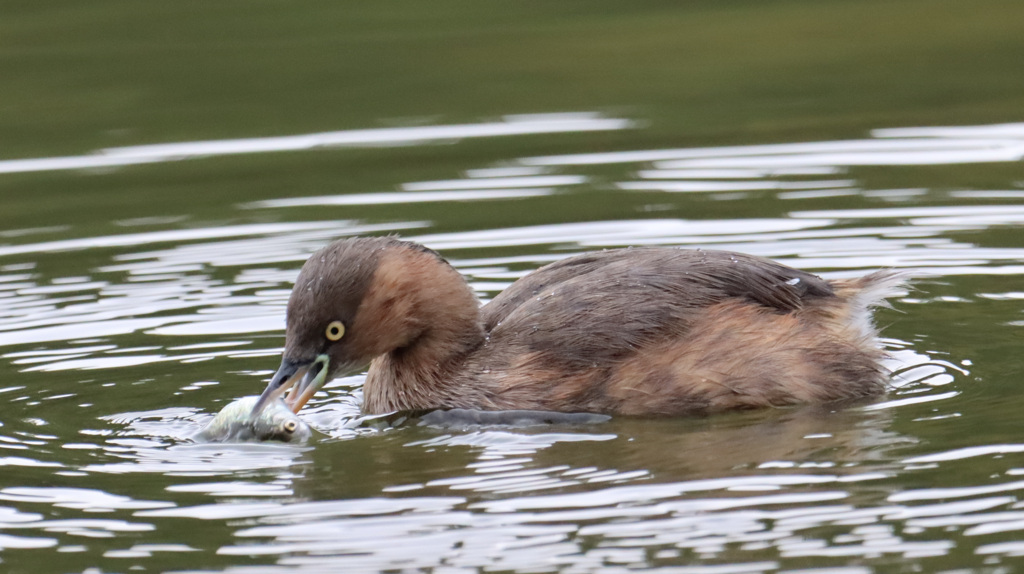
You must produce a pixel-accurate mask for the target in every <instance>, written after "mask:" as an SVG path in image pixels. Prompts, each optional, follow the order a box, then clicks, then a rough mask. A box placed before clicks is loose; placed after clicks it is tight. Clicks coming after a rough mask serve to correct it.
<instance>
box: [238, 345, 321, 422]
mask: <svg viewBox="0 0 1024 574" xmlns="http://www.w3.org/2000/svg"><path fill="white" fill-rule="evenodd" d="M327 360H328V359H327V356H326V355H320V356H318V357H317V358H316V359H314V360H313V361H294V360H291V359H282V360H281V366H280V367H278V369H277V372H276V373H274V378H273V379H271V380H270V384H268V385H267V388H266V389H264V391H263V394H262V395H260V398H259V399H258V400H257V401H256V404H255V405H254V406H253V408H252V415H253V417H256V416H257V415H259V413H260V412H261V411H262V410H263V409H264V408H266V406H267V405H268V404H270V403H271V402H272V401H274V400H277V399H278V398H280V397H282V396H283V395H284V394H285V392H287V391H288V389H290V388H292V387H293V386H294V387H295V388H294V390H292V392H291V393H290V394H289V395H288V398H287V399H286V400H285V402H286V403H287V404H288V408H290V409H291V410H292V412H294V413H298V412H299V409H301V408H302V407H303V405H305V404H306V403H307V402H309V399H311V398H312V397H313V395H314V394H316V392H317V391H318V390H320V387H322V386H323V384H324V382H325V381H324V378H325V377H326V375H327Z"/></svg>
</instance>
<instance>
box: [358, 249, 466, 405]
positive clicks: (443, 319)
mask: <svg viewBox="0 0 1024 574" xmlns="http://www.w3.org/2000/svg"><path fill="white" fill-rule="evenodd" d="M445 267H447V269H446V270H445V273H444V274H438V273H437V270H435V271H434V272H433V273H431V274H430V279H429V280H428V281H427V282H418V283H415V287H412V289H415V290H416V291H417V292H416V293H415V296H414V297H413V299H414V300H416V301H417V304H416V305H414V306H413V308H412V309H410V312H411V313H413V314H415V317H414V319H413V321H412V323H414V324H416V325H417V326H418V329H420V330H419V332H418V333H417V334H416V336H415V337H413V338H412V339H411V340H410V341H409V342H408V343H407V344H405V345H402V346H401V347H398V348H395V349H393V350H391V351H389V352H387V353H384V354H382V355H380V356H378V357H377V358H375V359H374V360H373V362H371V363H370V370H369V372H368V373H367V376H366V382H365V383H364V385H363V410H364V411H365V412H367V413H370V414H379V413H387V412H394V411H401V410H419V409H431V408H437V407H441V406H450V405H452V404H453V401H454V400H455V399H457V397H458V394H459V390H458V388H457V385H456V383H455V381H456V379H457V378H458V377H456V375H457V373H459V371H460V370H461V369H462V367H463V364H464V363H465V360H466V358H467V357H468V356H469V355H470V354H471V353H473V351H475V350H476V349H478V348H479V347H480V346H481V345H482V344H483V341H484V330H483V326H482V324H481V320H480V305H479V301H478V300H477V298H476V296H475V295H474V294H473V292H472V290H470V288H469V286H468V285H467V284H466V281H465V279H463V278H462V276H461V275H459V274H458V272H456V271H455V270H454V269H452V268H450V267H448V266H447V264H445ZM407 269H408V268H407Z"/></svg>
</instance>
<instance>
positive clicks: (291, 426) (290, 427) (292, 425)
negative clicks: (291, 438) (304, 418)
mask: <svg viewBox="0 0 1024 574" xmlns="http://www.w3.org/2000/svg"><path fill="white" fill-rule="evenodd" d="M297 428H299V423H297V422H295V421H285V423H284V430H285V432H289V433H293V432H295V429H297Z"/></svg>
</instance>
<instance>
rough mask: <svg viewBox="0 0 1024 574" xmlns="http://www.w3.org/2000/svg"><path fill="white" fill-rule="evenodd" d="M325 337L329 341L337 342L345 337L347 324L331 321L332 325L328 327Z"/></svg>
mask: <svg viewBox="0 0 1024 574" xmlns="http://www.w3.org/2000/svg"><path fill="white" fill-rule="evenodd" d="M325 335H326V336H327V338H328V339H329V340H331V341H337V340H338V339H340V338H342V337H344V336H345V324H344V323H342V322H341V321H331V324H330V325H327V332H326V333H325Z"/></svg>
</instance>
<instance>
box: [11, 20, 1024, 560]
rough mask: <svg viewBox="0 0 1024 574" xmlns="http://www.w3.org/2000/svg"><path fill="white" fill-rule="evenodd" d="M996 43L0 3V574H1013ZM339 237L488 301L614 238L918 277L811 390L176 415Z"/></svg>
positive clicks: (1006, 59) (271, 340) (826, 270)
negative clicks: (865, 342) (866, 377)
mask: <svg viewBox="0 0 1024 574" xmlns="http://www.w3.org/2000/svg"><path fill="white" fill-rule="evenodd" d="M1022 54H1024V4H1021V3H1019V2H1010V1H995V0H985V1H980V2H970V3H966V2H953V1H945V0H932V1H929V2H925V1H915V0H906V1H898V2H892V1H889V2H883V1H846V2H838V1H817V2H810V1H788V2H782V1H761V2H748V1H739V0H735V1H725V0H723V1H717V2H711V1H694V2H655V1H637V2H603V1H594V2H538V1H518V2H510V1H494V2H484V3H481V2H472V3H471V2H449V1H441V2H430V3H427V2H411V1H388V2H377V3H355V2H283V1H276V0H259V1H248V2H241V1H221V2H198V1H191V2H188V1H186V2H168V3H162V4H157V3H139V2H126V1H99V0H97V1H92V2H70V1H68V2H63V1H56V0H54V1H47V2H17V1H2V2H0V142H2V146H0V374H2V375H3V380H2V382H0V405H2V406H0V424H2V426H0V571H3V572H51V571H52V572H86V571H89V572H96V571H103V572H126V571H161V572H163V571H233V572H247V573H256V572H280V571H293V570H294V571H301V572H320V571H337V570H343V571H346V572H377V571H392V572H437V573H439V574H441V573H445V574H448V573H453V572H459V573H461V572H477V571H481V572H522V573H526V572H531V573H532V572H572V573H576V572H601V573H604V574H611V573H618V572H624V571H646V570H654V571H664V572H673V573H676V572H682V573H692V574H696V573H705V572H708V573H715V574H726V573H755V572H786V571H793V570H800V569H812V571H813V569H828V568H831V569H833V570H827V571H829V572H842V573H843V574H855V573H856V574H860V573H862V572H922V571H923V572H934V571H953V570H958V569H959V570H965V571H971V572H1011V571H1015V570H1016V569H1017V568H1018V564H1019V559H1018V558H1017V557H1018V556H1019V555H1021V554H1024V545H1022V544H1021V543H1019V542H1018V539H1019V534H1020V532H1021V531H1022V530H1024V511H1022V510H1021V506H1022V505H1024V501H1022V500H1021V499H1020V494H1019V493H1020V492H1021V490H1022V489H1024V480H1022V479H1021V478H1020V476H1021V475H1024V458H1022V457H1024V454H1022V453H1024V442H1022V441H1021V440H1020V439H1019V438H1018V435H1019V433H1020V424H1019V411H1020V406H1021V399H1020V397H1019V395H1020V392H1019V385H1020V381H1019V378H1020V374H1021V372H1022V370H1024V363H1022V361H1021V359H1020V353H1019V348H1020V345H1021V343H1022V341H1024V337H1022V335H1021V333H1022V330H1021V328H1022V326H1024V317H1022V311H1024V288H1022V278H1024V235H1022V232H1021V224H1022V223H1024V168H1022V165H1021V157H1024V125H1021V124H1018V123H1016V122H1024V111H1022V110H1024V72H1022V71H1021V66H1020V61H1021V55H1022ZM1000 124H1006V125H1000ZM929 126H931V127H935V126H953V127H955V128H956V129H950V130H933V131H924V130H923V128H927V127H929ZM891 128H907V130H905V131H899V130H893V131H886V130H889V129H891ZM917 128H922V130H917ZM365 130H376V131H369V132H368V131H365ZM915 130H916V131H915ZM293 136H294V137H293ZM282 138H283V139H282ZM289 138H290V139H289ZM224 140H233V141H231V142H226V141H224ZM234 140H238V141H234ZM204 142H206V143H204ZM210 142H213V143H210ZM157 144H180V145H178V146H177V147H174V148H171V149H170V150H169V151H168V150H167V149H162V150H161V149H157V148H152V147H143V148H140V147H135V146H152V145H157ZM780 144H792V145H791V146H790V147H779V145H780ZM745 146H767V147H760V148H750V147H745ZM771 146H775V147H771ZM616 152H635V153H632V154H627V155H621V154H620V155H616ZM363 233H367V234H384V233H400V234H402V235H403V236H407V237H411V238H413V239H417V240H420V241H422V242H424V243H426V244H428V245H430V246H431V247H434V248H435V249H437V250H439V251H440V252H441V253H443V254H444V255H445V256H446V257H448V258H449V259H450V260H451V261H452V263H453V264H454V265H455V266H456V267H457V268H458V269H459V270H460V271H462V272H463V273H464V274H466V276H467V277H468V278H469V280H470V281H471V284H472V285H473V286H474V288H475V289H476V290H477V291H478V293H479V294H480V296H481V298H483V299H487V298H490V297H493V296H494V294H496V293H498V292H500V291H501V289H502V288H504V287H505V286H506V285H507V284H509V283H510V282H511V281H513V280H514V279H516V278H517V277H520V276H522V275H523V274H525V273H527V272H529V271H530V270H532V269H535V268H537V267H539V266H540V265H543V264H544V263H546V262H549V261H552V260H555V259H557V258H559V257H562V256H565V255H569V254H572V253H577V252H581V251H586V250H590V249H600V248H610V247H620V246H625V245H674V246H683V247H708V248H724V249H734V250H738V251H744V252H751V253H756V254H760V255H765V256H769V257H773V258H777V259H779V260H781V261H784V262H786V263H788V264H790V265H793V266H796V267H800V268H804V269H808V270H811V271H814V272H816V273H820V274H823V275H825V276H826V277H844V276H854V275H858V274H862V273H865V272H867V271H869V270H872V269H877V268H880V267H894V268H899V269H905V270H907V272H909V273H911V274H913V275H915V276H916V277H917V279H916V280H915V282H914V284H913V288H912V290H911V291H910V292H908V293H907V294H906V295H904V296H901V297H899V298H897V300H895V301H894V309H892V310H889V309H883V310H880V311H879V314H878V319H879V324H880V325H881V326H883V327H884V334H883V336H884V337H885V339H884V340H883V343H884V345H885V346H886V348H887V349H889V350H890V352H891V354H892V356H893V359H892V361H891V364H890V366H891V367H892V368H893V370H894V371H895V373H896V376H895V377H894V383H893V388H892V390H891V392H890V393H889V394H888V395H887V396H885V397H883V398H881V399H880V400H879V401H877V402H874V403H871V404H867V405H857V406H853V407H850V408H847V409H844V410H841V411H838V412H831V411H829V410H828V409H813V408H806V409H792V410H780V411H769V412H755V413H740V414H733V415H725V416H720V417H712V418H702V419H683V420H654V421H650V420H642V419H615V420H612V421H610V422H607V423H603V424H596V425H583V426H571V425H553V426H536V427H473V428H438V427H430V426H417V425H416V424H415V423H414V422H409V423H405V424H399V425H397V426H394V427H388V426H385V425H382V424H380V423H373V422H368V421H364V420H363V419H362V418H361V417H360V414H359V407H358V402H359V385H360V384H361V381H362V377H361V376H360V375H354V376H352V377H347V378H344V379H341V380H339V381H336V382H335V383H334V384H332V385H330V386H329V387H328V388H327V389H326V392H325V393H323V394H322V395H320V396H318V397H317V398H315V399H314V400H313V401H312V402H311V404H310V407H309V408H308V409H307V410H305V411H303V415H302V416H303V418H304V420H306V421H307V422H308V423H309V424H310V425H311V426H312V427H313V428H314V429H315V430H316V435H317V436H316V438H315V439H314V440H313V441H312V442H311V443H310V444H309V445H307V446H305V447H292V446H285V445H268V444H259V445H251V444H250V445H194V444H189V443H188V441H187V440H186V439H187V437H188V436H189V435H190V434H191V433H193V432H195V430H197V429H198V428H200V426H201V425H202V424H203V423H204V422H206V421H208V420H209V418H210V416H212V414H213V413H215V412H216V411H218V410H219V409H220V408H221V407H222V406H223V405H225V404H226V403H227V402H229V401H231V400H233V399H235V398H238V397H241V396H244V395H251V394H256V393H258V392H259V391H260V390H261V389H262V387H263V386H264V385H265V381H266V379H267V377H268V376H269V375H270V374H271V373H272V371H273V369H274V368H275V367H276V366H277V364H278V362H279V359H280V350H281V347H282V345H283V332H284V329H283V322H284V305H285V302H286V301H287V296H288V293H289V290H290V289H291V284H292V281H293V280H294V278H295V275H296V274H297V272H298V269H299V267H300V266H301V264H302V262H303V261H304V260H305V258H306V257H308V256H309V254H310V253H312V252H313V251H314V250H316V249H317V248H319V247H320V246H322V245H324V244H326V243H327V242H329V241H331V240H332V239H335V238H338V237H343V236H347V235H352V234H363ZM822 571H825V570H822Z"/></svg>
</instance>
